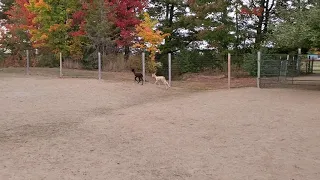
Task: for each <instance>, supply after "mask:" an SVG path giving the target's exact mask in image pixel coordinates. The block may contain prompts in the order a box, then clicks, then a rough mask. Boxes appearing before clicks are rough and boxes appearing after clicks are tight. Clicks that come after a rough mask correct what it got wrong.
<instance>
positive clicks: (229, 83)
mask: <svg viewBox="0 0 320 180" xmlns="http://www.w3.org/2000/svg"><path fill="white" fill-rule="evenodd" d="M230 88H231V54H230V53H228V89H230Z"/></svg>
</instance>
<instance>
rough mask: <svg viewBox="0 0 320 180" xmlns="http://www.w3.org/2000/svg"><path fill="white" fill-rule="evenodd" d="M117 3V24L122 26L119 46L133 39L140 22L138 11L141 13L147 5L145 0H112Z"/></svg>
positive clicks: (115, 11)
mask: <svg viewBox="0 0 320 180" xmlns="http://www.w3.org/2000/svg"><path fill="white" fill-rule="evenodd" d="M110 2H111V3H112V4H114V5H115V9H114V14H115V21H114V23H115V25H116V26H117V27H119V28H120V31H121V32H120V39H119V40H118V41H117V44H118V46H126V45H130V44H131V41H132V40H133V32H134V30H135V26H136V25H138V24H139V23H140V20H139V19H138V17H137V16H136V13H140V12H141V11H142V9H143V8H144V6H145V3H146V1H145V0H142V1H141V0H111V1H110Z"/></svg>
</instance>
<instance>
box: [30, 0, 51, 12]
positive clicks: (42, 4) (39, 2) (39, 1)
mask: <svg viewBox="0 0 320 180" xmlns="http://www.w3.org/2000/svg"><path fill="white" fill-rule="evenodd" d="M34 6H35V7H36V8H44V9H47V10H50V9H51V8H50V6H49V5H48V4H47V3H45V2H44V0H37V1H35V3H34Z"/></svg>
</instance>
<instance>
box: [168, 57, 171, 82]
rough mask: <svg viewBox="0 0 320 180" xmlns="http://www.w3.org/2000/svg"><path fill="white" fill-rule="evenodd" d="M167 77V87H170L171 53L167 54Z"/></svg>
mask: <svg viewBox="0 0 320 180" xmlns="http://www.w3.org/2000/svg"><path fill="white" fill-rule="evenodd" d="M168 76H169V77H168V78H169V85H170V86H171V53H168Z"/></svg>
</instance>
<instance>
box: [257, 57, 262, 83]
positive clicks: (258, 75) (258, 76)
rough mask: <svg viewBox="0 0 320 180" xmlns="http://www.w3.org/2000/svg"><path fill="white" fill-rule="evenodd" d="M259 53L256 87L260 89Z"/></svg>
mask: <svg viewBox="0 0 320 180" xmlns="http://www.w3.org/2000/svg"><path fill="white" fill-rule="evenodd" d="M260 73H261V52H260V51H259V52H258V70H257V87H258V88H260Z"/></svg>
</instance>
